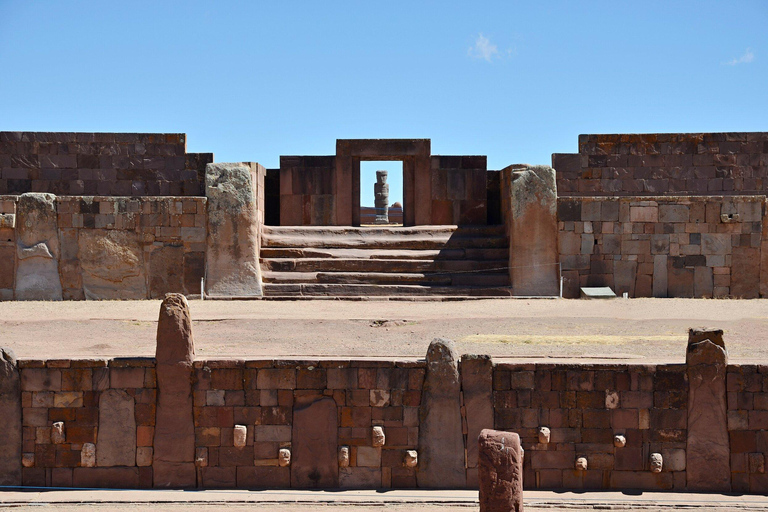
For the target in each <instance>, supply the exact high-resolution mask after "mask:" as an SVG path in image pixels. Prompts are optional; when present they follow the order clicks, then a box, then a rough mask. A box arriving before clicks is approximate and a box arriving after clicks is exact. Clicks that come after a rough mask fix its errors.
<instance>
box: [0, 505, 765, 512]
mask: <svg viewBox="0 0 768 512" xmlns="http://www.w3.org/2000/svg"><path fill="white" fill-rule="evenodd" d="M42 506H44V507H45V508H44V510H51V511H54V512H90V511H95V510H113V511H119V512H155V511H160V510H170V511H173V512H176V511H182V510H195V511H196V512H218V511H220V510H222V508H224V507H222V505H201V504H193V505H189V504H174V505H170V504H166V503H163V504H147V505H141V504H135V505H134V504H130V503H121V504H81V505H42ZM0 507H2V505H0ZM40 509H41V505H34V506H21V507H14V508H13V510H14V511H19V512H31V511H33V510H34V511H37V512H39V511H40ZM226 509H227V510H233V511H235V512H244V511H246V510H247V511H250V510H254V511H259V512H266V511H275V512H310V511H320V512H381V511H382V510H387V511H391V512H440V511H443V510H450V511H455V512H476V511H478V510H480V507H479V506H477V505H470V506H468V505H455V504H441V505H425V504H418V505H392V504H389V503H387V504H381V505H348V504H344V505H320V504H317V503H308V504H293V503H269V504H247V505H233V504H227V505H226ZM680 509H685V510H691V509H690V508H689V507H681V506H677V505H675V506H650V507H646V506H640V507H631V506H630V507H627V506H626V505H618V506H616V507H612V506H610V505H607V506H600V507H598V508H595V507H588V508H580V507H570V506H568V507H537V506H526V507H525V510H528V511H542V512H544V511H547V512H557V511H567V512H594V511H595V510H621V511H623V512H633V511H638V512H639V511H643V512H670V511H672V510H680ZM698 510H706V511H707V512H726V511H734V510H744V511H746V510H766V509H764V508H762V507H754V508H753V507H748V508H744V507H706V508H704V509H701V508H700V509H698Z"/></svg>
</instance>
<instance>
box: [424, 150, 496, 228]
mask: <svg viewBox="0 0 768 512" xmlns="http://www.w3.org/2000/svg"><path fill="white" fill-rule="evenodd" d="M431 163H432V167H431V168H432V224H465V225H473V224H475V225H477V224H482V225H484V224H487V223H488V191H487V184H486V176H485V175H486V172H487V157H485V156H444V155H442V156H433V157H432V160H431Z"/></svg>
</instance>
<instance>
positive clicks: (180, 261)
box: [149, 245, 184, 299]
mask: <svg viewBox="0 0 768 512" xmlns="http://www.w3.org/2000/svg"><path fill="white" fill-rule="evenodd" d="M166 293H184V247H183V246H182V245H178V246H177V245H163V246H161V247H155V248H154V249H153V250H152V252H151V253H149V297H150V298H151V299H157V298H161V297H164V296H165V294H166Z"/></svg>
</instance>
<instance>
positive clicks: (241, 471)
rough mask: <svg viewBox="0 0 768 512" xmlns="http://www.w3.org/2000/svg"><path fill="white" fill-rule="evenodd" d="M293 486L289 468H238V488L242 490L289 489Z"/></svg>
mask: <svg viewBox="0 0 768 512" xmlns="http://www.w3.org/2000/svg"><path fill="white" fill-rule="evenodd" d="M290 486H291V471H290V468H289V467H276V466H257V467H253V466H251V467H238V468H237V487H238V488H240V489H259V488H268V489H287V488H289V487H290Z"/></svg>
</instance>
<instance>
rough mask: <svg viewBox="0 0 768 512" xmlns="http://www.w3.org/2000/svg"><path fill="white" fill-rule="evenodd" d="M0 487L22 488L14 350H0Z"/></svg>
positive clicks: (19, 401)
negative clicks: (0, 426) (1, 431)
mask: <svg viewBox="0 0 768 512" xmlns="http://www.w3.org/2000/svg"><path fill="white" fill-rule="evenodd" d="M0 417H2V418H3V435H2V437H0V485H4V486H5V485H7V486H18V485H21V484H22V456H21V449H22V408H21V380H20V378H19V370H18V365H17V363H16V357H15V355H14V353H13V351H12V350H10V349H8V348H0Z"/></svg>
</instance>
